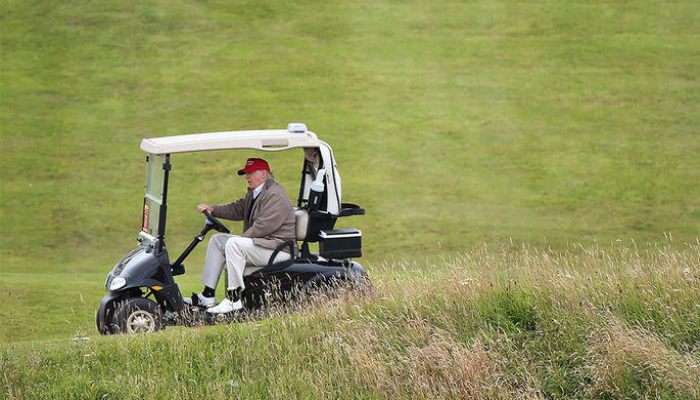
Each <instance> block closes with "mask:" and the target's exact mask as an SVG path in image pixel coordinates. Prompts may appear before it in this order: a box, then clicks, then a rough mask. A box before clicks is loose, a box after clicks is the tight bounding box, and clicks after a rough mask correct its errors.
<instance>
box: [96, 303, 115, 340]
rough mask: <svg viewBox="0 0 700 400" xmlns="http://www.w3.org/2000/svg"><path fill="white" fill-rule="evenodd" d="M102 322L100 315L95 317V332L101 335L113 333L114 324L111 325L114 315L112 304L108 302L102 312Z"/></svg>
mask: <svg viewBox="0 0 700 400" xmlns="http://www.w3.org/2000/svg"><path fill="white" fill-rule="evenodd" d="M103 315H104V320H103V319H101V318H100V313H99V312H98V313H97V314H96V315H95V322H96V323H97V330H98V331H99V332H100V334H102V335H111V334H113V333H115V332H114V324H113V323H112V316H113V315H114V302H110V303H108V304H107V305H106V306H105V310H104V313H103Z"/></svg>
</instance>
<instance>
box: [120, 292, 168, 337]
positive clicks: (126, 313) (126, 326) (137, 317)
mask: <svg viewBox="0 0 700 400" xmlns="http://www.w3.org/2000/svg"><path fill="white" fill-rule="evenodd" d="M112 323H113V325H114V328H115V332H114V333H151V332H157V331H159V330H161V329H163V328H164V326H163V321H162V318H161V315H160V311H159V310H158V305H157V304H156V303H155V302H154V301H152V300H148V299H144V298H143V297H132V298H129V299H126V300H123V301H120V302H119V303H118V304H117V308H116V309H115V310H114V316H113V317H112Z"/></svg>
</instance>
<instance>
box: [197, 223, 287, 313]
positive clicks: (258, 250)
mask: <svg viewBox="0 0 700 400" xmlns="http://www.w3.org/2000/svg"><path fill="white" fill-rule="evenodd" d="M273 252H274V250H271V249H268V248H265V247H262V246H258V245H256V244H255V243H253V239H250V238H245V237H240V236H233V237H231V238H229V239H228V241H227V242H226V248H225V255H226V271H227V273H228V287H227V288H226V289H227V293H226V299H224V300H223V301H222V302H221V303H219V305H218V306H216V307H214V308H210V309H209V310H208V311H209V312H210V313H215V314H216V313H227V312H231V311H234V310H239V309H241V308H243V305H242V303H241V301H240V297H239V296H240V293H241V292H242V291H243V288H244V287H245V284H244V283H243V271H244V270H245V266H246V265H258V266H264V265H267V262H268V260H269V259H270V256H271V255H272V253H273ZM290 257H291V256H290V255H289V254H288V253H285V252H280V253H279V254H278V255H277V257H276V258H275V261H284V260H288V259H289V258H290Z"/></svg>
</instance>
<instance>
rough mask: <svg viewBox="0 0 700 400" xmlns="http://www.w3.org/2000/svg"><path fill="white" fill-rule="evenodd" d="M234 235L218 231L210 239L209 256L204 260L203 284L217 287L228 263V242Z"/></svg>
mask: <svg viewBox="0 0 700 400" xmlns="http://www.w3.org/2000/svg"><path fill="white" fill-rule="evenodd" d="M232 237H234V236H233V235H227V234H223V233H217V234H216V235H214V236H212V237H211V239H209V245H208V247H207V257H206V259H205V260H204V271H202V279H201V282H202V285H204V286H207V287H210V288H213V289H216V286H217V285H218V284H219V278H220V277H221V272H222V271H223V270H224V265H225V264H226V253H225V252H226V242H228V240H229V239H231V238H232Z"/></svg>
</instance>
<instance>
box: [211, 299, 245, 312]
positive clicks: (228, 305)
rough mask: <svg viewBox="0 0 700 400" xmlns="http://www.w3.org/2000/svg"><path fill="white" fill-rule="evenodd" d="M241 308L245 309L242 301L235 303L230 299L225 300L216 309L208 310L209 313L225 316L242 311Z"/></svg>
mask: <svg viewBox="0 0 700 400" xmlns="http://www.w3.org/2000/svg"><path fill="white" fill-rule="evenodd" d="M241 308H243V303H241V301H240V300H238V301H236V302H233V301H231V300H229V299H224V300H223V301H222V302H221V303H219V305H217V306H216V307H212V308H210V309H208V310H207V312H208V313H212V314H225V313H230V312H231V311H236V310H240V309H241Z"/></svg>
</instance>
